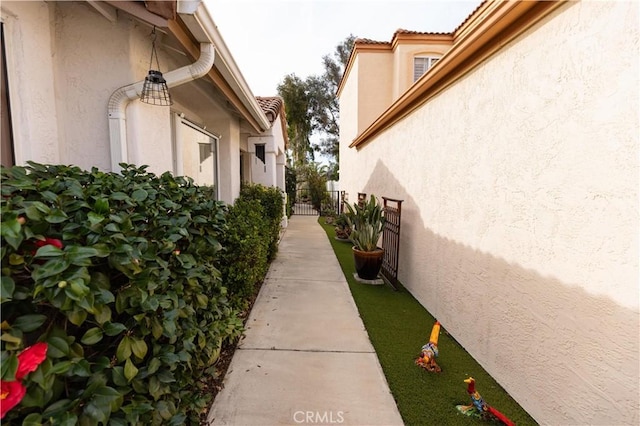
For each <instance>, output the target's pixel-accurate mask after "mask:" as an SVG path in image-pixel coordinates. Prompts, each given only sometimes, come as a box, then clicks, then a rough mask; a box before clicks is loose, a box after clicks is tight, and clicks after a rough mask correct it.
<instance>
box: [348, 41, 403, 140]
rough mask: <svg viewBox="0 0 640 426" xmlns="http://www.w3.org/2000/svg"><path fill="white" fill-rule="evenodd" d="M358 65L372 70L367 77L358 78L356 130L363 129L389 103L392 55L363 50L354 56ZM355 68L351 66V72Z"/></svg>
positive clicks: (352, 72)
mask: <svg viewBox="0 0 640 426" xmlns="http://www.w3.org/2000/svg"><path fill="white" fill-rule="evenodd" d="M356 61H357V62H358V67H362V68H366V69H370V70H372V72H371V73H368V78H366V79H360V80H358V85H359V90H358V102H359V103H358V130H359V131H363V130H364V129H366V128H367V127H369V125H370V124H371V123H372V122H373V120H375V118H376V117H377V116H378V115H380V114H381V113H382V112H383V111H384V110H385V109H386V108H387V107H388V106H389V105H390V104H391V101H392V99H391V92H392V87H391V84H389V82H390V81H392V80H393V65H392V61H393V55H392V54H391V53H390V52H389V53H387V52H365V53H363V54H361V55H358V57H357V58H356ZM354 71H357V70H356V69H354V68H352V70H351V74H352V75H353V74H354Z"/></svg>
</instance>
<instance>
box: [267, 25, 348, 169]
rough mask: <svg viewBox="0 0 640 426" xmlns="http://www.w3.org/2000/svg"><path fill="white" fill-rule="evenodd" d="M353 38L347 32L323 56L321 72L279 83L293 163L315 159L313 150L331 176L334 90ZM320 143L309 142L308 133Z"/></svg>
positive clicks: (335, 153) (335, 144)
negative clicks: (332, 50) (323, 162)
mask: <svg viewBox="0 0 640 426" xmlns="http://www.w3.org/2000/svg"><path fill="white" fill-rule="evenodd" d="M355 39H356V37H355V36H354V35H353V34H350V35H349V36H348V37H347V38H345V39H344V40H343V41H342V42H341V43H339V44H338V45H337V46H336V48H335V51H334V52H333V54H331V55H325V56H323V57H322V63H323V66H324V72H323V73H322V74H321V75H311V76H308V77H307V78H306V79H304V80H302V79H301V78H299V77H297V76H296V75H295V74H290V75H287V76H286V77H285V78H284V80H283V81H282V83H281V84H280V85H279V86H278V93H279V94H280V96H281V97H282V98H283V99H284V103H285V109H286V112H287V122H288V125H289V128H288V136H289V140H290V142H291V152H292V157H293V163H294V166H299V165H300V166H301V165H305V164H307V163H308V162H309V161H313V160H314V151H315V152H320V153H321V154H322V155H324V156H326V157H327V158H328V159H329V162H330V166H329V169H330V171H331V173H330V174H331V175H332V176H331V177H332V178H334V179H335V178H337V171H338V161H339V151H340V149H339V135H340V129H339V125H338V122H339V106H338V99H337V96H336V92H337V90H338V85H339V84H340V80H341V79H342V75H343V73H344V69H345V67H346V65H347V61H348V60H349V55H350V54H351V49H352V47H353V43H354V41H355ZM312 134H316V135H318V136H319V143H317V144H312V143H311V135H312Z"/></svg>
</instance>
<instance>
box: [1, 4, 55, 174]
mask: <svg viewBox="0 0 640 426" xmlns="http://www.w3.org/2000/svg"><path fill="white" fill-rule="evenodd" d="M0 7H1V8H2V21H3V24H4V26H5V42H6V55H7V68H8V69H9V71H10V72H9V74H8V78H9V94H10V102H11V118H12V121H13V133H14V146H15V155H16V162H17V163H18V164H24V163H25V162H26V160H33V161H36V162H40V163H58V162H59V161H60V153H59V149H58V148H59V147H58V125H57V115H58V111H57V109H56V93H55V86H54V61H53V58H54V52H55V50H54V46H55V43H54V41H53V40H52V34H51V32H50V30H49V20H50V19H51V15H52V14H53V11H52V9H53V7H54V6H53V5H52V4H51V3H49V4H47V3H44V2H13V1H12V2H9V1H3V2H1V3H0ZM27 71H29V72H27ZM28 141H34V143H33V144H30V143H28Z"/></svg>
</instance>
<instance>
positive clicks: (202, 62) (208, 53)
mask: <svg viewBox="0 0 640 426" xmlns="http://www.w3.org/2000/svg"><path fill="white" fill-rule="evenodd" d="M214 59H215V49H214V47H213V44H212V43H200V57H199V58H198V60H197V61H195V62H194V63H193V64H191V65H187V66H184V67H182V68H178V69H176V70H173V71H169V72H168V73H166V74H164V79H165V80H166V81H167V87H169V88H172V87H175V86H179V85H181V84H184V83H188V82H190V81H193V80H196V79H198V78H200V77H203V76H204V75H206V74H207V73H208V72H209V70H210V69H211V67H212V66H213V60H214ZM143 85H144V80H142V81H138V82H137V83H133V84H130V85H128V86H124V87H121V88H119V89H118V90H116V91H115V92H113V94H111V97H110V98H109V142H110V146H111V171H113V172H117V173H120V170H121V167H120V163H126V162H128V159H127V123H126V120H127V117H126V109H127V105H129V102H131V101H132V100H134V99H138V98H140V95H141V94H142V86H143Z"/></svg>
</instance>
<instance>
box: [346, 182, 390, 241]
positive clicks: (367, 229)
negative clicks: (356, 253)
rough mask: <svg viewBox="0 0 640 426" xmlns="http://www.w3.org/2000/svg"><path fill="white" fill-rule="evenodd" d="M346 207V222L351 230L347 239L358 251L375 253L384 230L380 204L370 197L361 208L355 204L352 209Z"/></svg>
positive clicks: (373, 197) (348, 206) (372, 196)
mask: <svg viewBox="0 0 640 426" xmlns="http://www.w3.org/2000/svg"><path fill="white" fill-rule="evenodd" d="M346 206H347V210H348V212H347V214H346V217H347V222H348V223H349V226H350V227H351V229H352V231H351V235H350V237H349V238H350V239H351V241H352V242H353V244H354V245H355V246H356V248H357V249H358V250H361V251H375V250H376V249H377V247H378V240H379V239H380V236H381V235H382V230H383V228H384V221H385V218H384V216H383V212H382V204H380V203H379V202H378V200H377V199H376V197H375V196H374V195H371V198H370V199H369V201H368V202H367V203H365V204H364V205H362V206H359V205H358V204H356V203H354V204H353V207H352V206H350V205H349V204H347V205H346Z"/></svg>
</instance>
